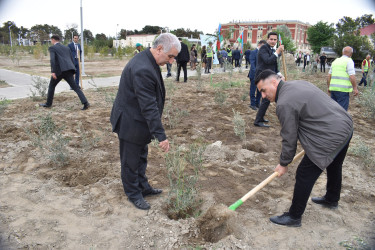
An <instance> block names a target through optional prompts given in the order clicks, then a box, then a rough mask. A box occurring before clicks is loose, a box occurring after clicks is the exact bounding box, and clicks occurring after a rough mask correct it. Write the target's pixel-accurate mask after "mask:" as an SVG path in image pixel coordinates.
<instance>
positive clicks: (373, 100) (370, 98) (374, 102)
mask: <svg viewBox="0 0 375 250" xmlns="http://www.w3.org/2000/svg"><path fill="white" fill-rule="evenodd" d="M357 102H358V103H359V105H361V106H362V107H363V108H364V109H365V110H366V112H365V113H364V115H365V116H366V117H368V118H372V119H374V118H375V91H374V90H372V89H370V88H369V87H367V88H365V89H364V90H363V93H361V95H360V96H359V97H358V98H357Z"/></svg>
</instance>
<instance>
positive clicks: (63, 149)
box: [26, 114, 70, 166]
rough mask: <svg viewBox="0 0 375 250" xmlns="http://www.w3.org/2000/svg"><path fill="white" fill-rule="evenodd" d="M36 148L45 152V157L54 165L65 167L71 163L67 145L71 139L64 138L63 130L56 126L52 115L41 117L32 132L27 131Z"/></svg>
mask: <svg viewBox="0 0 375 250" xmlns="http://www.w3.org/2000/svg"><path fill="white" fill-rule="evenodd" d="M26 132H27V134H28V135H29V137H30V139H31V141H32V142H33V144H34V146H36V147H38V148H40V149H42V150H43V153H44V154H43V157H47V158H48V159H49V160H50V161H51V162H52V163H53V164H55V165H57V166H64V165H66V164H67V163H68V161H69V154H68V149H67V145H68V142H69V140H70V139H69V138H65V137H64V136H63V133H62V132H63V128H62V127H59V126H57V125H56V124H55V122H54V121H53V119H52V117H51V115H50V114H48V115H46V116H40V117H39V122H35V124H34V126H33V128H32V130H27V131H26Z"/></svg>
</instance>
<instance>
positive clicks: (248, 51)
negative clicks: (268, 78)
mask: <svg viewBox="0 0 375 250" xmlns="http://www.w3.org/2000/svg"><path fill="white" fill-rule="evenodd" d="M250 54H251V50H249V49H248V50H246V51H245V59H246V60H247V61H249V60H250Z"/></svg>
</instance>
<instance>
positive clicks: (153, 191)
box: [142, 188, 163, 197]
mask: <svg viewBox="0 0 375 250" xmlns="http://www.w3.org/2000/svg"><path fill="white" fill-rule="evenodd" d="M162 192H163V190H162V189H157V188H151V189H147V190H144V191H142V196H143V197H146V196H148V195H158V194H161V193H162Z"/></svg>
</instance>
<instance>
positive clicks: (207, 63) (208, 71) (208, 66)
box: [204, 57, 212, 73]
mask: <svg viewBox="0 0 375 250" xmlns="http://www.w3.org/2000/svg"><path fill="white" fill-rule="evenodd" d="M211 64H212V57H207V62H206V68H205V69H204V73H210V69H211Z"/></svg>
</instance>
